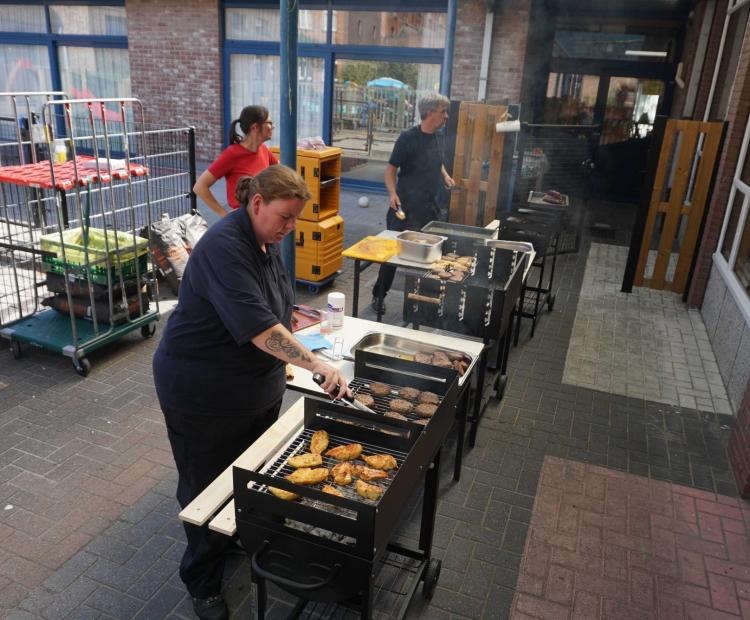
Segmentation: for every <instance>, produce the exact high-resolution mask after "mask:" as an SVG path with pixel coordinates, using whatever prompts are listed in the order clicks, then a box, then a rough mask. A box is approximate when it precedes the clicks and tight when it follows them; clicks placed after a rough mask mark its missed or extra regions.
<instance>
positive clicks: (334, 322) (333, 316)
mask: <svg viewBox="0 0 750 620" xmlns="http://www.w3.org/2000/svg"><path fill="white" fill-rule="evenodd" d="M345 302H346V297H345V296H344V294H343V293H339V292H335V293H328V316H329V320H330V322H331V328H332V329H341V327H342V326H343V325H344V304H345Z"/></svg>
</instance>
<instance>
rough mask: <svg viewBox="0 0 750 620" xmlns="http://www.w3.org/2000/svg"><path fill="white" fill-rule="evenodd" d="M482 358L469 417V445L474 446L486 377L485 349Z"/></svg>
mask: <svg viewBox="0 0 750 620" xmlns="http://www.w3.org/2000/svg"><path fill="white" fill-rule="evenodd" d="M481 355H482V358H481V359H480V360H479V361H480V364H479V370H478V372H477V391H476V394H475V395H474V413H473V414H472V417H471V430H470V431H469V446H470V447H472V448H473V447H474V444H475V443H476V442H477V429H478V427H479V418H480V417H481V416H482V402H483V401H484V382H485V380H486V378H487V349H486V347H485V350H484V351H483V352H482V354H481Z"/></svg>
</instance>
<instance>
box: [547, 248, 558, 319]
mask: <svg viewBox="0 0 750 620" xmlns="http://www.w3.org/2000/svg"><path fill="white" fill-rule="evenodd" d="M559 246H560V233H557V236H556V237H555V249H554V251H553V252H552V268H551V269H550V273H549V289H548V291H547V310H548V311H549V312H552V307H553V306H554V305H555V295H554V294H553V293H552V283H553V281H554V279H555V265H556V264H557V248H558V247H559Z"/></svg>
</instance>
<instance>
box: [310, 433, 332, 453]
mask: <svg viewBox="0 0 750 620" xmlns="http://www.w3.org/2000/svg"><path fill="white" fill-rule="evenodd" d="M328 440H329V437H328V433H327V432H326V431H323V430H320V431H315V432H314V433H313V434H312V437H310V452H312V453H313V454H322V453H323V451H324V450H325V449H326V448H327V447H328Z"/></svg>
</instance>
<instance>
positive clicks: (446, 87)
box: [440, 0, 458, 97]
mask: <svg viewBox="0 0 750 620" xmlns="http://www.w3.org/2000/svg"><path fill="white" fill-rule="evenodd" d="M457 10H458V0H448V17H447V20H446V21H447V23H446V25H445V51H444V52H443V74H442V76H441V77H440V94H441V95H445V96H446V97H450V96H451V80H452V79H453V47H454V45H455V43H456V12H457Z"/></svg>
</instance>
